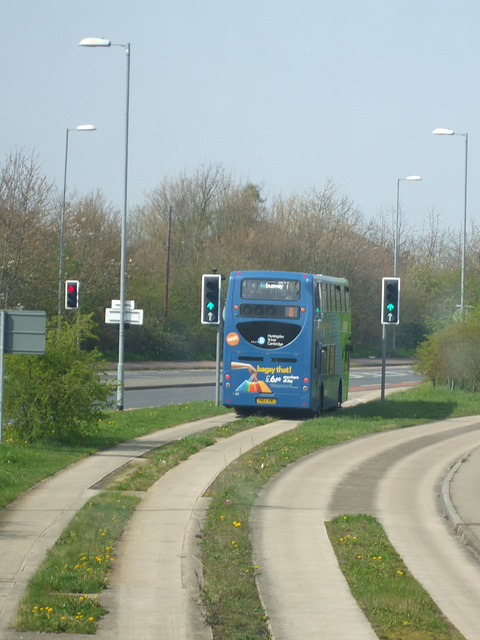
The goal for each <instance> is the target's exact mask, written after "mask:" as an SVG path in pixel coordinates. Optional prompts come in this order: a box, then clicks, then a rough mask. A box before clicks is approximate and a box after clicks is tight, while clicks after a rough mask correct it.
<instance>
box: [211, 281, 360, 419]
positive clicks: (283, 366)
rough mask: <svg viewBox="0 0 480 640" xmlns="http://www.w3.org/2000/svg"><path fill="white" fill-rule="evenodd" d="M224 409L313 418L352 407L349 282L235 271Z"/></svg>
mask: <svg viewBox="0 0 480 640" xmlns="http://www.w3.org/2000/svg"><path fill="white" fill-rule="evenodd" d="M224 317H225V332H224V345H223V381H222V404H223V405H225V406H226V407H233V408H234V409H235V410H236V411H237V413H239V414H241V415H248V414H251V413H254V412H258V411H259V410H268V411H270V410H275V412H282V411H283V412H286V411H287V410H294V411H296V412H304V413H305V414H306V415H312V414H317V415H318V414H320V413H321V412H323V411H325V410H327V409H334V408H336V407H338V406H340V405H341V404H342V402H344V401H345V400H346V399H347V395H348V379H349V366H350V352H351V313H350V289H349V286H348V281H347V280H346V279H344V278H333V277H330V276H323V275H314V274H310V273H295V272H291V271H234V272H232V273H231V274H230V279H229V283H228V291H227V299H226V305H225V311H224Z"/></svg>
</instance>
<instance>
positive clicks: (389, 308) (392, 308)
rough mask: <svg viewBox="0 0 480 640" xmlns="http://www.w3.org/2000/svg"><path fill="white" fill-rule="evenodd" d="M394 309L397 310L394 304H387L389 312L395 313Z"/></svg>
mask: <svg viewBox="0 0 480 640" xmlns="http://www.w3.org/2000/svg"><path fill="white" fill-rule="evenodd" d="M394 309H395V305H394V304H392V303H391V302H390V304H387V311H393V310H394Z"/></svg>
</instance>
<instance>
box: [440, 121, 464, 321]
mask: <svg viewBox="0 0 480 640" xmlns="http://www.w3.org/2000/svg"><path fill="white" fill-rule="evenodd" d="M432 133H433V134H435V135H436V136H463V137H464V138H465V187H464V200H463V233H462V278H461V285H460V310H461V312H462V313H463V309H464V306H465V257H466V249H467V175H468V173H467V168H468V133H459V132H458V131H453V129H442V128H439V129H434V130H433V131H432Z"/></svg>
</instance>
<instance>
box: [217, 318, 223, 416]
mask: <svg viewBox="0 0 480 640" xmlns="http://www.w3.org/2000/svg"><path fill="white" fill-rule="evenodd" d="M222 334H223V318H222V315H221V314H220V324H219V325H218V327H217V354H216V361H215V406H216V407H219V406H220V361H221V359H222Z"/></svg>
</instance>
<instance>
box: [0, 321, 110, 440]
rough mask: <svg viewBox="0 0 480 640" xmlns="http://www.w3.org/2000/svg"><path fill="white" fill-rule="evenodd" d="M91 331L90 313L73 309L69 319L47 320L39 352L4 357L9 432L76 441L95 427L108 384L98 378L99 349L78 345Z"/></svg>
mask: <svg viewBox="0 0 480 640" xmlns="http://www.w3.org/2000/svg"><path fill="white" fill-rule="evenodd" d="M93 337H94V323H93V321H92V319H91V316H81V315H79V314H77V315H76V317H75V321H74V322H73V323H72V324H70V323H69V322H68V321H67V320H66V319H62V320H61V322H60V325H58V320H55V321H53V322H52V323H51V324H50V325H49V328H48V330H47V336H46V347H45V353H44V354H43V355H40V356H34V355H15V354H12V355H7V356H6V357H5V393H4V415H5V420H6V421H8V422H9V423H10V427H9V431H10V434H11V435H12V437H17V438H21V439H23V440H30V441H50V442H75V441H78V440H79V439H80V438H81V437H82V434H84V433H85V432H86V430H92V429H94V428H95V427H96V424H97V423H98V420H99V418H100V417H101V416H102V415H103V411H104V410H105V409H106V408H108V406H109V405H110V401H109V397H110V395H111V393H112V390H113V385H112V384H109V383H107V382H106V381H105V380H104V379H103V376H102V372H101V367H102V360H101V355H100V353H99V352H98V351H97V350H96V349H93V350H92V351H83V350H82V349H81V348H80V345H81V343H82V340H86V339H92V338H93Z"/></svg>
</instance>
